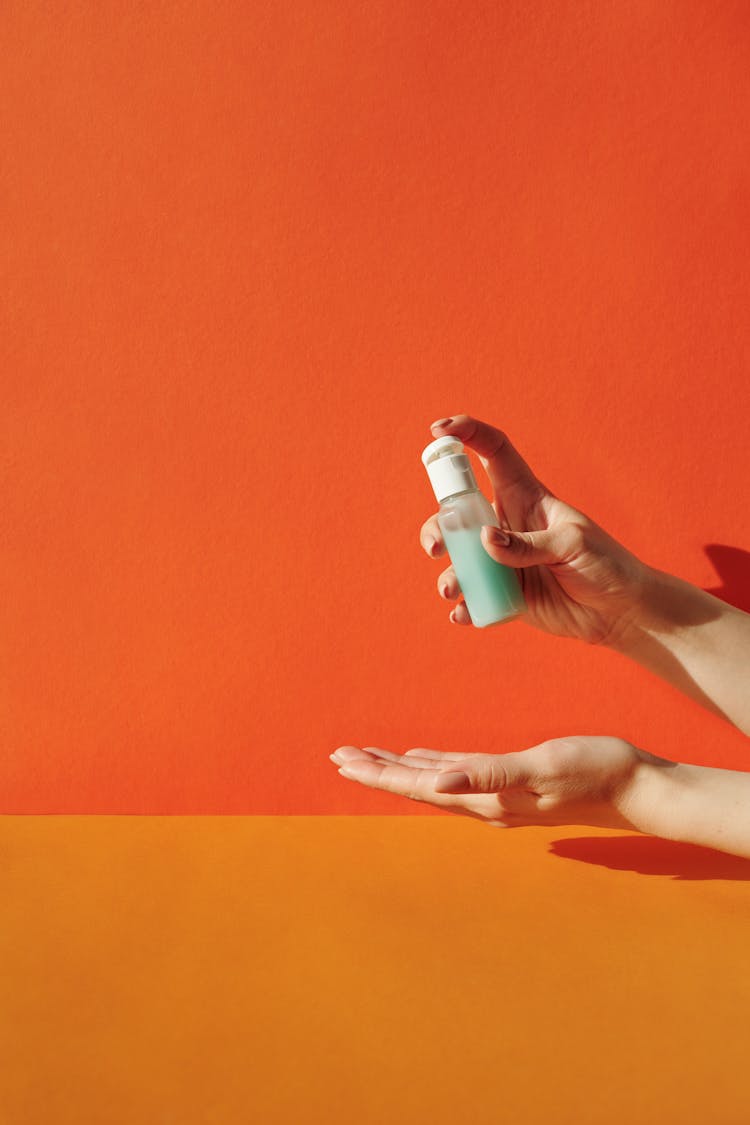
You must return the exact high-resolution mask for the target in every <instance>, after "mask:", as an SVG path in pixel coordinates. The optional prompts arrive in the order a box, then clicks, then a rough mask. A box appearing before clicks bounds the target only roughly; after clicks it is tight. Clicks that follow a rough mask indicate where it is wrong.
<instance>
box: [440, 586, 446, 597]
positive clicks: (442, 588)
mask: <svg viewBox="0 0 750 1125" xmlns="http://www.w3.org/2000/svg"><path fill="white" fill-rule="evenodd" d="M440 597H441V598H447V597H448V587H447V586H441V587H440Z"/></svg>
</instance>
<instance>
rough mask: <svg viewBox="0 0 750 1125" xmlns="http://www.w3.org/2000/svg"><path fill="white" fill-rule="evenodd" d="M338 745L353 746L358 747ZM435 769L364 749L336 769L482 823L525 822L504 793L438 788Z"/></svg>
mask: <svg viewBox="0 0 750 1125" xmlns="http://www.w3.org/2000/svg"><path fill="white" fill-rule="evenodd" d="M340 749H346V750H356V749H357V747H351V746H350V747H343V748H340ZM438 772H439V771H437V770H434V769H424V770H423V769H419V768H417V769H415V768H414V767H413V766H412V767H410V766H406V765H401V764H396V763H393V762H386V761H383V762H377V761H375V760H374V758H373V757H365V756H364V753H363V754H362V756H361V757H360V758H359V759H357V760H354V759H350V760H349V761H348V762H346V763H345V764H344V765H342V766H341V767H340V769H339V773H340V774H341V776H342V777H344V778H347V779H349V780H351V781H358V782H359V783H360V784H361V785H366V786H368V788H371V789H382V790H383V791H384V792H386V793H394V794H396V795H397V796H401V797H406V798H408V799H409V800H412V801H425V802H427V803H428V804H431V805H434V806H435V807H436V808H442V809H446V810H447V811H448V812H451V813H458V814H460V815H462V816H470V817H473V818H474V819H476V820H481V821H483V822H484V823H491V824H493V825H497V826H499V827H505V828H512V827H516V826H520V825H521V824H525V823H528V821H527V820H526V819H525V818H524V817H523V816H522V814H521V813H520V812H516V811H515V810H510V809H508V808H506V807H505V799H504V797H503V799H502V800H499V799H498V797H497V796H496V795H494V794H492V795H489V794H479V793H477V794H466V795H463V796H454V795H453V794H449V793H440V792H437V791H436V790H435V779H436V777H437V775H438Z"/></svg>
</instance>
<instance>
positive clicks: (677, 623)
mask: <svg viewBox="0 0 750 1125" xmlns="http://www.w3.org/2000/svg"><path fill="white" fill-rule="evenodd" d="M707 596H708V595H706V594H705V592H704V591H703V590H699V589H698V588H697V587H696V586H692V585H691V584H690V583H689V582H685V581H684V580H683V579H682V578H677V577H676V576H675V575H673V574H667V573H666V572H665V571H663V570H658V569H656V567H652V566H648V565H647V564H646V563H640V565H639V567H638V571H637V573H636V575H635V577H634V579H633V584H632V595H631V601H630V604H629V606H628V608H627V610H626V611H625V612H624V613H622V614H621V616H620V618H619V621H618V622H617V624H616V625H615V626H614V627H613V629H612V630H611V633H610V636H609V637H608V639H607V647H608V648H611V649H613V650H615V651H617V652H621V653H623V654H624V655H625V656H633V655H634V654H635V653H636V652H637V651H638V649H639V648H640V647H642V646H643V644H644V642H645V641H648V639H649V638H650V637H653V636H656V635H666V634H674V633H678V632H681V631H683V630H684V629H686V628H689V626H690V623H691V622H692V621H693V619H694V618H695V616H696V613H697V614H698V618H700V616H701V614H700V606H699V605H698V603H699V601H700V599H701V597H707Z"/></svg>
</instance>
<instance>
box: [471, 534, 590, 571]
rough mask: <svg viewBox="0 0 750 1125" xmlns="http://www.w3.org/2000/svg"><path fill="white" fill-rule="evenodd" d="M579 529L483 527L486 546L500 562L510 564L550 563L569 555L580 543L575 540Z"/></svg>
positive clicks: (532, 564)
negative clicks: (537, 529) (541, 529)
mask: <svg viewBox="0 0 750 1125" xmlns="http://www.w3.org/2000/svg"><path fill="white" fill-rule="evenodd" d="M576 532H577V529H576V528H574V527H572V526H570V527H568V528H566V527H564V526H563V527H556V528H548V529H547V530H546V531H510V530H509V529H507V528H503V527H492V526H491V525H490V524H485V525H484V526H483V527H482V546H483V547H484V549H485V551H487V553H488V554H489V555H491V556H492V558H493V559H494V560H495V561H496V562H500V563H504V564H505V565H506V566H513V567H516V568H518V567H524V566H547V565H549V564H550V563H556V562H562V561H564V560H565V559H566V558H568V557H569V556H570V555H571V554H572V553H573V552H574V551H575V550H576V547H577V546H578V547H580V544H577V543H575V542H574V538H575V536H576Z"/></svg>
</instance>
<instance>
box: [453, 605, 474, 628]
mask: <svg viewBox="0 0 750 1125" xmlns="http://www.w3.org/2000/svg"><path fill="white" fill-rule="evenodd" d="M448 620H449V621H452V622H453V624H454V625H471V615H470V614H469V611H468V609H467V608H466V602H463V601H462V602H458V603H457V605H455V606H454V607H453V609H452V610H451V611H450V613H449V614H448Z"/></svg>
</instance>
